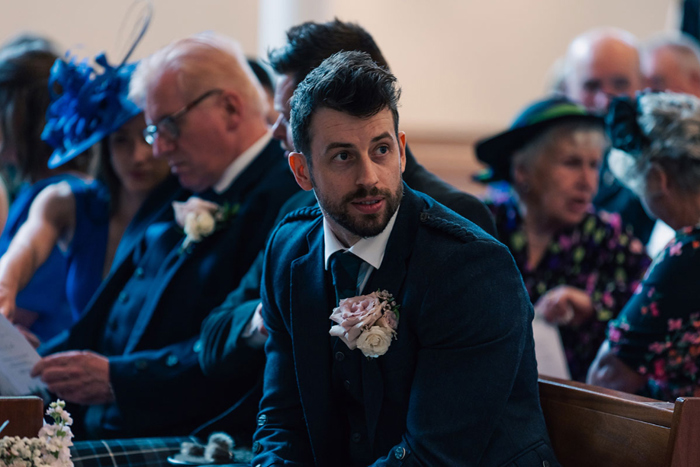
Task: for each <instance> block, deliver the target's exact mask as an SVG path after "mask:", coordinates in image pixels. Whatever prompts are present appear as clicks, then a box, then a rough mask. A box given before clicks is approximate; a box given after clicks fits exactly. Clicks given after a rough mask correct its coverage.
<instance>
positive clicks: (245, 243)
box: [34, 35, 298, 439]
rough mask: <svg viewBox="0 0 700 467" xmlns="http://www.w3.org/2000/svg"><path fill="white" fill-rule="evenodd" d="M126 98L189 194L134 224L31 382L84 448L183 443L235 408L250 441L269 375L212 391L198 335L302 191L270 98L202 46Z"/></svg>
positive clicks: (226, 58) (215, 39)
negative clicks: (53, 401) (270, 120)
mask: <svg viewBox="0 0 700 467" xmlns="http://www.w3.org/2000/svg"><path fill="white" fill-rule="evenodd" d="M130 97H131V98H132V100H134V102H136V103H138V104H139V105H140V106H141V107H142V108H143V109H144V111H145V115H146V120H147V122H148V123H150V125H149V126H148V127H147V128H146V130H145V131H144V138H145V139H146V141H147V142H148V143H150V144H152V145H153V148H154V154H155V156H156V157H163V158H166V159H167V161H168V163H169V164H170V167H171V169H172V172H173V174H174V175H175V176H176V177H177V178H178V180H179V182H180V185H181V188H178V189H177V190H176V191H174V192H171V193H169V194H167V195H163V193H160V194H159V196H160V197H159V198H158V202H156V201H153V202H152V204H151V206H153V205H157V204H158V203H160V204H161V207H160V208H159V209H153V210H152V211H151V212H149V213H148V214H147V215H142V216H141V217H137V221H136V223H135V224H132V226H130V228H129V230H127V232H126V234H125V237H124V240H123V241H122V244H121V245H120V248H119V254H118V255H117V259H116V260H115V266H114V267H113V269H112V271H111V273H110V274H109V276H108V277H107V278H106V280H105V282H104V283H103V284H102V286H101V288H100V289H99V290H98V292H97V294H96V295H95V297H93V299H92V301H91V303H90V304H89V305H88V309H87V310H86V311H85V313H84V314H83V319H81V320H80V321H79V322H78V323H76V325H75V326H74V327H73V329H72V330H71V332H70V334H69V335H68V336H64V337H62V338H61V339H59V340H57V341H54V342H50V343H48V344H47V345H46V346H44V348H42V349H40V352H41V353H42V355H48V356H45V357H44V358H43V359H42V360H41V361H40V362H39V363H38V364H37V366H36V367H35V368H34V372H35V374H37V375H39V376H40V377H41V378H42V380H44V382H46V383H47V385H48V388H49V390H50V391H52V392H53V393H55V394H56V396H58V397H60V398H61V399H65V400H66V401H68V402H70V403H74V404H78V407H74V408H73V411H72V413H73V414H74V416H76V417H75V418H76V430H75V431H76V432H77V433H76V437H77V438H78V439H94V438H118V437H121V438H131V437H148V436H173V435H187V434H189V433H190V432H191V431H192V430H194V429H195V428H196V427H198V426H199V425H201V424H202V423H204V422H205V421H207V420H209V419H211V418H212V417H214V416H215V415H217V414H219V413H220V412H222V411H223V410H224V409H226V408H227V407H229V406H231V404H232V402H233V401H236V400H237V401H239V404H238V406H239V409H241V416H240V425H241V427H245V429H242V430H241V432H240V433H232V434H239V435H240V436H242V437H244V438H245V437H247V436H249V434H250V431H251V430H252V429H253V427H254V424H255V414H256V410H257V401H258V398H259V394H257V393H256V390H259V389H256V388H258V386H257V385H256V382H257V381H256V380H257V377H258V376H259V374H260V367H261V363H260V362H256V363H251V365H250V368H249V371H248V373H246V371H247V370H245V369H244V370H242V374H238V375H235V377H233V376H232V377H229V378H227V379H222V380H219V381H216V383H213V382H211V381H208V380H207V379H206V378H205V376H204V375H203V374H202V371H201V369H200V367H199V364H198V357H197V353H198V352H199V347H200V344H199V343H198V341H197V339H198V335H199V329H200V325H201V323H202V320H203V319H204V318H205V317H206V316H207V315H208V313H209V312H210V311H211V310H212V309H214V308H215V307H216V306H217V305H218V304H219V303H221V302H222V301H223V299H224V298H225V297H226V295H227V294H228V293H229V292H230V291H231V290H233V289H234V288H235V287H236V286H237V285H238V282H239V281H240V279H241V277H242V276H243V274H244V273H245V272H246V270H247V269H248V268H249V266H250V265H251V263H252V262H253V260H254V259H255V257H256V256H257V254H258V252H259V251H260V250H261V249H262V248H263V247H264V244H265V240H266V237H267V234H268V232H269V231H270V229H271V228H272V227H273V223H274V220H275V216H276V215H277V212H278V211H279V209H280V207H281V206H282V204H283V203H284V202H285V201H286V200H287V198H289V196H291V195H292V194H293V193H294V192H296V191H297V190H298V187H297V185H296V183H295V182H294V179H293V177H292V174H291V173H290V171H289V169H288V168H287V164H286V159H285V157H284V152H283V150H282V149H281V147H280V145H279V142H277V141H275V140H273V139H272V135H271V133H270V131H269V129H268V127H267V124H266V121H265V115H266V112H267V103H266V101H265V100H264V95H263V90H262V88H261V86H260V85H259V83H258V82H257V81H256V80H255V77H254V75H253V74H252V71H251V70H250V68H249V67H248V65H247V64H246V61H245V58H244V57H243V56H242V54H241V53H240V52H239V50H238V47H237V45H236V44H235V43H233V42H232V41H230V40H228V39H225V38H222V37H219V36H215V35H198V36H193V37H190V38H187V39H183V40H180V41H177V42H175V43H173V44H171V45H169V46H167V47H165V48H164V49H162V50H160V51H159V52H157V53H155V54H154V55H153V56H151V57H149V58H147V59H145V60H143V61H142V62H141V63H140V64H139V68H138V70H137V71H136V72H135V74H134V77H133V78H132V83H131V93H130ZM166 200H167V201H170V200H179V201H181V202H178V203H173V208H174V209H173V208H171V207H170V203H168V202H164V201H166ZM246 430H247V432H246ZM248 439H249V438H248Z"/></svg>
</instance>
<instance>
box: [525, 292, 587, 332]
mask: <svg viewBox="0 0 700 467" xmlns="http://www.w3.org/2000/svg"><path fill="white" fill-rule="evenodd" d="M594 311H595V310H594V309H593V301H592V300H591V297H589V296H588V294H587V293H586V292H584V291H583V290H581V289H577V288H576V287H571V286H568V285H560V286H558V287H555V288H553V289H552V290H549V291H547V293H545V294H544V295H542V296H541V297H540V299H539V300H537V303H535V314H536V315H537V316H541V317H543V318H544V319H545V321H547V322H548V323H552V324H559V325H562V326H566V325H574V326H578V325H580V324H582V323H584V322H585V321H586V320H588V319H589V318H590V317H591V316H592V315H593V313H594Z"/></svg>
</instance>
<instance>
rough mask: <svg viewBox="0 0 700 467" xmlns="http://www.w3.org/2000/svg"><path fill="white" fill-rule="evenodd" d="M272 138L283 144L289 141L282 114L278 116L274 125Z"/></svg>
mask: <svg viewBox="0 0 700 467" xmlns="http://www.w3.org/2000/svg"><path fill="white" fill-rule="evenodd" d="M272 137H273V138H275V139H276V140H279V141H282V142H285V141H287V125H285V121H284V116H283V115H282V114H279V116H277V120H276V121H275V124H274V125H272Z"/></svg>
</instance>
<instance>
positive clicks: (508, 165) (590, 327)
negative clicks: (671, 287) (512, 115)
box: [476, 98, 650, 381]
mask: <svg viewBox="0 0 700 467" xmlns="http://www.w3.org/2000/svg"><path fill="white" fill-rule="evenodd" d="M606 147H607V138H606V136H605V133H604V130H603V121H602V120H601V119H599V118H597V117H594V116H592V115H589V114H587V113H586V111H585V109H584V108H582V107H580V106H578V105H576V104H574V103H572V102H570V101H568V100H566V99H563V98H550V99H546V100H543V101H539V102H536V103H534V104H532V105H531V106H529V107H528V108H527V109H525V111H523V112H522V113H521V114H520V116H519V117H518V118H517V119H516V120H515V122H514V124H513V126H512V127H511V129H510V130H508V131H505V132H503V133H501V134H498V135H496V136H494V137H492V138H489V139H487V140H484V141H481V142H479V143H478V144H477V146H476V153H477V156H478V157H479V159H481V160H482V161H483V162H485V163H487V164H488V165H489V166H491V168H492V173H493V179H494V180H498V179H500V180H505V181H507V182H508V183H509V184H510V187H511V188H512V189H511V190H510V192H509V193H508V195H507V196H505V197H501V198H502V199H500V200H497V201H494V202H490V203H489V204H490V207H491V208H492V211H493V213H494V217H495V219H496V226H497V228H498V234H499V237H500V239H501V241H502V242H504V243H505V244H506V245H507V246H508V247H509V248H510V251H511V253H512V254H513V257H514V258H515V262H516V264H517V265H518V268H519V269H520V272H521V273H522V275H523V279H524V281H525V286H526V287H527V290H528V292H529V294H530V299H531V301H532V303H533V304H534V306H535V312H536V314H537V315H539V316H542V317H543V318H544V319H545V320H547V321H548V322H550V323H553V324H557V325H558V328H559V333H560V335H561V341H562V344H563V347H564V352H565V355H566V361H567V364H568V369H569V373H570V374H571V377H572V379H575V380H578V381H583V380H584V379H585V377H586V372H587V370H588V367H589V365H590V364H591V362H592V361H593V358H594V357H595V354H596V351H597V350H598V347H599V346H600V344H601V343H602V342H603V340H604V339H605V328H606V325H607V322H608V321H609V320H610V319H611V318H614V317H615V316H616V315H617V314H618V312H619V311H620V309H621V308H622V306H623V305H624V304H625V302H626V301H627V300H628V298H629V297H630V296H631V295H632V291H633V290H634V288H635V287H636V285H637V283H638V281H639V280H640V279H641V277H642V275H643V273H644V271H645V270H646V268H647V266H648V265H649V262H650V261H649V258H648V257H647V256H646V254H645V253H644V248H643V246H642V244H641V243H640V242H639V241H638V240H636V239H634V238H633V237H632V236H631V235H630V233H629V232H626V231H623V230H622V228H621V222H620V219H619V217H618V216H617V215H608V214H605V213H599V214H596V213H595V212H593V207H592V204H591V200H592V199H593V197H594V195H595V193H596V191H597V189H598V169H599V165H600V162H601V159H602V156H603V152H604V151H605V149H606Z"/></svg>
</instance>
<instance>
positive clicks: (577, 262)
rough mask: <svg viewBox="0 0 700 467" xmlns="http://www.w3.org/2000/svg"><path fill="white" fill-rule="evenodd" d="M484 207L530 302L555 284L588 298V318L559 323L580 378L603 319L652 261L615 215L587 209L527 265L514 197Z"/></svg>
mask: <svg viewBox="0 0 700 467" xmlns="http://www.w3.org/2000/svg"><path fill="white" fill-rule="evenodd" d="M489 207H490V208H491V211H492V212H493V214H494V217H495V220H496V227H497V229H498V235H499V238H500V240H501V241H502V242H503V243H505V244H506V246H508V248H509V249H510V252H511V254H512V255H513V258H514V259H515V262H516V264H517V266H518V269H519V270H520V273H521V274H522V276H523V280H524V282H525V287H526V288H527V291H528V293H529V295H530V300H531V301H532V303H533V305H534V304H535V303H537V300H539V299H540V297H542V295H544V294H545V293H546V292H547V291H549V290H551V289H553V288H555V287H557V286H559V285H569V286H572V287H576V288H578V289H581V290H584V291H585V292H587V293H588V294H589V296H590V297H591V299H592V300H593V305H594V308H595V314H594V316H593V317H592V318H591V319H590V320H588V321H587V322H585V323H583V324H581V325H580V326H578V327H573V326H570V325H569V326H560V327H559V332H560V335H561V339H562V344H563V346H564V351H565V353H566V359H567V362H568V365H569V371H570V373H571V378H572V379H574V380H576V381H585V379H586V373H587V372H588V367H589V366H590V364H591V363H592V362H593V359H594V358H595V356H596V353H597V352H598V348H599V347H600V345H601V344H602V343H603V341H604V339H605V330H606V327H607V324H608V321H609V320H611V319H612V318H614V317H616V316H617V314H618V313H619V312H620V310H621V309H622V307H623V306H624V305H625V303H626V302H627V300H628V299H629V298H630V297H631V296H632V293H633V291H634V290H635V288H636V287H637V285H638V284H639V281H640V280H641V278H642V276H643V275H644V272H645V271H646V269H647V267H648V266H649V264H650V263H651V260H650V259H649V257H648V256H647V255H646V253H645V252H644V246H643V245H642V243H641V242H640V241H639V240H637V239H636V238H634V237H632V236H631V235H630V234H629V233H628V232H626V231H623V230H622V227H621V225H622V223H621V220H620V217H619V215H617V214H607V213H605V212H600V213H598V214H595V213H589V214H587V215H586V217H585V218H584V219H583V221H582V222H581V223H579V224H577V225H575V226H573V227H570V228H567V229H564V230H561V231H560V232H558V233H557V234H556V235H555V236H554V238H553V239H552V241H551V243H550V245H549V247H548V249H547V251H546V252H545V254H544V256H543V257H542V260H541V261H540V263H539V264H538V265H537V266H536V267H535V268H530V267H529V266H528V264H527V258H528V246H527V236H526V234H525V231H524V230H523V219H522V217H521V216H520V213H519V210H518V208H517V205H516V202H515V200H514V199H512V198H507V199H505V200H503V199H502V200H501V202H500V203H499V204H491V203H489Z"/></svg>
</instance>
